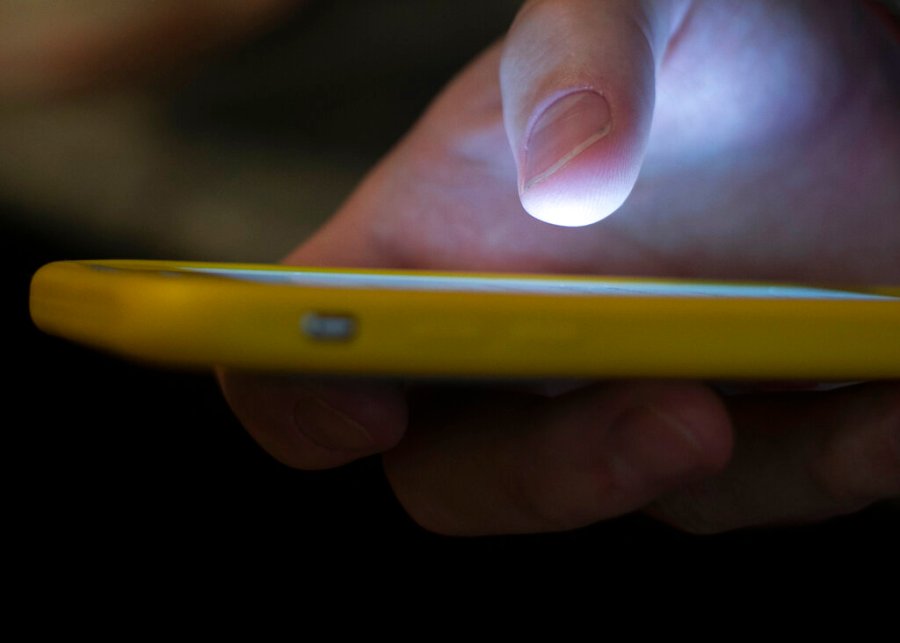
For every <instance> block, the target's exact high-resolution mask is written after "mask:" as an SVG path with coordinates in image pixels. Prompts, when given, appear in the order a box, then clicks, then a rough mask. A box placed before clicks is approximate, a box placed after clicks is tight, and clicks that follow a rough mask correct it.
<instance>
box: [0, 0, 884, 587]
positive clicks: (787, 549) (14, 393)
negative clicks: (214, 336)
mask: <svg viewBox="0 0 900 643" xmlns="http://www.w3.org/2000/svg"><path fill="white" fill-rule="evenodd" d="M438 4H439V5H440V4H441V3H438ZM444 4H446V3H444ZM500 4H502V3H500ZM513 4H514V3H507V6H506V7H504V8H503V11H500V10H496V11H494V13H493V14H492V15H490V16H486V15H484V12H481V13H479V10H478V9H477V6H478V4H477V3H471V4H469V5H468V8H469V10H470V11H469V14H471V15H470V18H469V19H471V20H473V22H472V23H471V24H474V25H480V26H477V27H476V28H470V29H462V28H461V27H460V28H459V29H458V30H457V31H454V30H453V28H451V27H448V28H447V29H448V30H449V32H450V35H449V36H448V37H449V39H450V40H452V41H453V44H454V46H453V47H450V46H449V45H448V46H446V47H444V46H442V45H441V43H442V42H444V41H443V40H440V41H438V42H436V41H435V40H434V38H432V39H429V38H426V37H424V36H422V34H421V33H420V34H419V35H418V37H417V38H418V39H417V40H416V41H414V42H412V43H406V45H405V46H409V47H412V48H413V49H415V50H416V51H424V52H429V53H430V56H425V55H422V56H419V57H416V56H410V55H408V54H404V53H403V51H404V50H403V47H404V44H403V43H402V42H401V43H399V44H398V43H397V42H395V40H396V39H394V38H388V37H386V36H383V35H382V36H378V33H377V32H376V33H374V34H373V32H371V31H366V33H367V34H368V36H360V38H362V40H357V41H356V42H357V43H362V44H359V47H358V48H357V49H352V48H343V49H341V51H343V52H344V53H343V54H342V55H343V56H344V58H345V59H341V58H340V56H338V59H337V60H335V59H333V58H331V59H330V64H332V65H334V66H335V67H334V68H328V69H325V70H324V71H323V70H322V69H318V70H316V66H315V65H312V66H311V67H304V65H307V66H308V65H310V64H311V63H310V62H309V61H310V52H311V51H314V50H315V48H316V47H326V48H327V47H329V46H331V44H333V43H330V41H329V39H328V38H326V37H324V36H310V35H308V34H315V33H320V32H321V31H325V32H327V29H333V23H334V24H336V23H337V22H339V21H338V18H340V19H341V20H345V21H346V20H348V18H345V17H341V16H339V15H337V14H335V13H334V11H336V10H335V9H331V10H328V9H322V8H321V6H322V5H319V8H317V9H316V10H314V11H313V10H306V11H303V12H298V13H297V15H295V16H293V17H292V18H290V19H289V20H286V21H284V22H283V23H282V24H281V25H280V26H279V27H277V28H275V29H273V30H272V31H271V33H268V34H266V35H265V36H264V37H262V38H260V39H259V40H257V41H254V42H252V43H248V44H246V45H244V46H241V47H237V48H233V49H231V50H229V51H227V52H225V53H224V54H222V55H221V57H220V58H217V59H215V60H213V61H211V62H210V63H209V65H207V66H206V67H205V68H204V70H203V71H202V73H200V74H198V75H196V76H193V77H191V78H190V79H188V80H187V81H185V82H181V83H178V84H176V85H174V86H171V85H166V86H163V87H155V88H153V89H152V91H151V94H152V95H153V97H154V99H153V100H154V101H156V102H155V103H154V104H155V105H162V106H163V110H162V113H163V114H164V119H163V121H164V127H165V128H166V129H167V131H168V132H169V135H171V136H173V137H175V138H177V139H178V140H180V141H187V145H189V146H191V147H192V148H194V147H199V148H203V147H204V146H207V147H208V146H213V147H214V148H215V149H216V150H222V154H227V155H232V156H233V157H234V158H240V157H242V156H246V155H248V154H249V155H251V156H252V155H254V154H255V155H259V154H262V153H266V154H272V155H273V156H272V158H276V159H277V158H281V156H279V155H281V154H285V153H288V152H290V150H291V149H293V148H302V149H303V150H305V153H309V154H312V155H315V154H321V155H322V156H323V158H326V159H328V161H327V162H328V163H329V165H328V167H329V168H331V167H335V166H338V165H340V163H339V162H337V161H335V160H334V159H351V160H348V161H346V165H347V166H348V167H350V169H349V170H347V172H348V176H349V177H350V178H348V179H346V181H344V183H340V182H339V183H340V184H341V185H344V184H349V182H350V179H355V176H356V174H355V173H358V172H359V168H361V167H363V166H364V165H366V164H368V163H371V162H372V161H374V159H375V158H377V156H378V155H379V154H381V153H382V152H383V151H384V150H385V149H386V148H387V147H388V146H389V145H390V144H391V143H392V142H393V141H394V140H396V138H397V137H398V136H400V134H401V133H402V132H403V131H404V129H405V128H406V127H408V125H409V124H410V123H411V122H412V120H413V119H414V118H415V116H416V115H417V114H418V113H419V112H420V111H421V109H422V108H423V107H424V106H425V105H426V103H427V101H428V99H429V98H430V97H431V96H432V95H433V94H434V93H435V92H436V91H437V89H438V88H439V87H440V86H441V85H442V84H443V83H444V82H445V81H446V79H447V78H448V77H449V76H450V75H451V74H452V73H454V72H455V71H456V70H457V69H458V68H459V66H460V65H462V64H463V62H464V61H465V60H466V59H468V57H469V56H471V55H472V54H473V53H474V52H476V51H477V50H479V49H480V48H481V47H482V46H484V44H486V43H488V42H490V40H492V39H493V38H494V37H496V36H497V34H499V33H501V32H502V28H503V27H502V25H503V24H504V21H505V20H507V19H508V18H509V16H510V15H511V14H510V7H511V6H512V5H513ZM335 6H343V7H344V8H345V9H346V8H347V7H350V8H352V7H354V6H356V7H357V9H359V8H360V7H361V6H362V5H361V4H360V3H353V2H344V3H335ZM410 6H412V5H410ZM461 6H466V3H462V5H461ZM445 10H446V7H445ZM411 11H412V10H411ZM330 12H331V13H330ZM508 14H509V15H508ZM367 15H368V14H367ZM410 15H411V17H410V20H411V21H415V15H416V14H415V13H414V12H413V13H412V14H410ZM448 15H449V14H448ZM462 15H466V14H462ZM472 15H474V16H475V18H472V17H471V16H472ZM432 20H435V18H434V16H432ZM351 22H352V21H351ZM438 22H440V21H438ZM352 24H357V25H358V26H359V25H369V26H371V21H365V20H358V21H357V22H355V23H352ZM323 25H324V26H323ZM328 25H332V26H331V27H329V26H328ZM326 27H327V29H326ZM384 28H385V29H386V28H387V27H384ZM412 32H413V33H418V32H416V30H415V29H413V30H412ZM328 33H330V32H328ZM366 38H369V41H367V40H366ZM382 41H384V43H387V42H388V41H390V42H391V43H392V44H391V45H390V46H388V45H387V44H384V46H382V47H378V46H376V45H377V44H378V43H379V42H382ZM298 42H300V43H303V44H300V45H298V44H297V43H298ZM366 43H368V44H366ZM366 47H370V48H372V49H373V50H379V51H381V54H382V55H383V59H379V60H375V61H371V60H369V61H368V62H367V64H368V65H369V67H364V66H362V63H361V60H362V59H363V58H366V55H365V51H366ZM354 51H355V52H356V53H354ZM291 52H293V53H291ZM376 63H377V64H376ZM272 66H275V67H278V68H279V69H280V72H275V71H270V72H268V73H266V72H265V71H264V70H267V69H271V67H272ZM307 69H308V71H304V70H307ZM342 69H343V70H344V71H347V70H354V73H356V74H357V76H355V77H348V74H349V72H347V73H342V72H341V70H342ZM255 70H256V71H255ZM259 70H263V71H259ZM286 70H293V71H294V73H295V74H296V75H297V78H296V79H295V80H293V81H292V80H290V79H291V78H292V76H291V75H290V74H288V73H287V71H286ZM298 70H299V71H298ZM285 79H288V80H285ZM336 79H342V80H341V82H338V81H337V80H336ZM350 88H352V91H351V89H350ZM370 111H371V113H369V112H370ZM364 112H365V113H366V114H369V116H368V118H370V119H372V120H371V121H369V122H366V121H364V120H363V113H364ZM298 114H300V116H298ZM379 115H380V116H379ZM375 119H377V120H375ZM373 122H377V126H373V125H372V123H373ZM329 132H330V133H329ZM338 132H342V133H343V136H340V137H338V136H337V135H336V134H335V133H338ZM285 150H287V152H285ZM52 153H53V151H52V150H51V151H49V152H48V154H52ZM86 162H87V161H86ZM209 171H210V169H209V168H205V169H203V172H207V173H208V172H209ZM38 178H41V177H38ZM43 178H44V179H46V184H47V185H48V188H47V189H48V190H52V189H53V186H54V185H55V183H54V181H55V179H54V177H53V176H52V175H51V173H50V172H48V173H46V174H45V175H43ZM104 180H112V179H110V178H109V177H102V176H98V177H97V180H96V183H97V185H98V186H102V184H103V183H104ZM342 180H343V179H342ZM93 189H94V188H90V187H88V188H85V190H87V191H88V192H89V193H91V190H93ZM96 191H98V193H100V192H102V188H101V187H97V188H96ZM30 194H31V193H28V192H17V191H16V190H15V183H14V182H10V181H7V182H6V187H5V188H4V192H3V193H2V195H0V244H2V254H0V256H2V261H3V264H4V265H3V271H2V275H3V277H2V278H3V280H4V290H3V292H5V293H7V295H8V302H9V303H8V304H7V306H6V309H5V310H6V311H7V315H6V320H7V335H6V336H7V355H8V359H7V361H6V369H5V374H6V378H5V379H6V385H5V389H6V391H7V392H6V395H5V396H4V397H5V399H6V401H7V403H8V405H7V409H6V411H7V412H6V422H5V426H6V436H7V448H6V449H4V451H3V453H4V455H5V457H6V458H7V462H8V464H7V469H6V470H7V472H8V473H10V477H9V480H8V484H7V489H8V502H7V506H8V508H9V512H8V514H7V516H8V518H9V520H8V521H7V522H6V525H7V526H6V529H7V530H8V532H10V533H11V535H12V536H13V537H14V541H15V542H16V543H17V547H16V548H15V549H14V550H13V551H14V554H15V556H16V557H18V559H19V560H20V561H23V560H24V561H26V562H27V563H28V564H29V565H31V566H33V568H34V569H35V570H43V571H47V570H49V571H52V572H54V573H58V572H63V573H64V574H82V573H89V574H91V575H96V574H99V573H101V570H103V571H102V573H112V574H118V573H123V574H129V573H132V572H138V571H140V572H160V570H171V569H175V568H176V567H178V566H180V565H184V564H188V565H190V564H194V563H196V562H197V561H205V562H207V563H210V562H212V563H215V562H216V561H223V564H225V565H228V566H230V565H233V564H235V563H236V562H238V561H241V562H244V563H249V564H251V565H254V564H258V565H272V564H277V565H287V564H292V565H299V566H300V567H303V568H308V567H311V566H313V565H319V566H322V567H325V568H329V567H330V566H332V565H337V564H339V563H340V562H346V561H348V560H349V561H354V560H364V559H371V558H378V559H383V560H386V561H400V560H404V561H414V562H416V563H417V564H419V565H423V566H426V567H428V568H432V566H434V565H435V564H437V563H438V561H447V560H464V561H467V563H468V564H473V563H474V564H475V565H477V566H480V567H481V568H482V569H483V570H491V569H494V565H496V564H498V562H500V561H503V562H506V563H510V564H514V565H525V566H527V567H529V568H530V567H531V566H534V565H549V566H553V565H557V564H558V565H560V566H563V567H566V568H570V569H576V570H578V573H584V574H588V573H590V574H599V575H602V574H605V573H608V572H609V570H610V569H612V568H620V569H629V568H635V569H636V568H645V567H647V565H648V564H649V565H650V566H651V567H655V566H656V565H657V564H658V563H661V562H663V561H668V562H669V563H671V562H672V561H678V562H679V563H680V564H686V565H688V566H690V567H691V568H693V569H695V570H701V569H709V570H712V569H716V568H721V567H722V566H723V565H724V566H726V567H727V566H730V565H733V564H735V562H737V561H741V562H743V563H746V562H748V561H755V563H759V564H762V565H764V566H774V567H779V568H781V569H782V570H784V569H789V568H790V567H791V566H794V565H797V564H799V563H800V562H807V563H811V564H814V565H816V564H819V563H824V564H825V565H826V566H827V567H831V566H832V565H833V564H834V563H836V562H840V563H841V564H844V565H846V564H850V565H852V564H854V563H855V562H856V561H859V560H860V559H861V558H862V557H865V558H866V560H873V561H878V564H879V565H882V564H883V563H891V564H893V565H896V563H897V562H898V557H897V553H896V549H897V543H898V542H900V541H898V539H897V537H898V535H900V525H898V522H897V513H896V511H895V510H889V509H887V508H885V507H878V506H876V507H873V508H871V509H869V510H866V511H863V512H861V513H858V514H856V515H853V516H849V517H845V518H839V519H834V520H831V521H828V522H826V523H823V524H819V525H811V526H800V527H786V528H777V529H756V530H748V531H742V532H737V533H732V534H725V535H721V536H712V537H694V536H687V535H684V534H680V533H677V532H675V531H673V530H670V529H669V528H667V527H665V526H662V525H659V524H657V523H655V522H653V521H651V520H649V519H646V518H644V517H642V516H640V515H635V516H627V517H624V518H621V519H618V520H612V521H609V522H606V523H603V524H600V525H596V526H594V527H590V528H587V529H583V530H580V531H576V532H571V533H565V534H552V535H544V536H521V537H501V538H476V539H451V538H443V537H440V536H436V535H433V534H429V533H426V532H424V531H422V530H420V529H419V528H418V527H417V526H415V525H414V524H412V523H411V522H410V521H409V519H408V518H407V517H406V516H405V515H404V513H403V512H402V510H401V509H400V508H399V506H398V505H397V503H396V502H395V500H394V499H393V496H392V494H391V492H390V489H389V488H388V486H387V484H386V482H385V480H384V478H383V475H382V472H381V469H380V464H379V461H378V459H377V458H372V459H368V460H365V461H362V462H358V463H355V464H352V465H349V466H346V467H343V468H341V469H338V470H334V471H326V472H315V473H309V472H300V471H294V470H290V469H287V468H286V467H284V466H282V465H279V464H277V463H276V462H275V461H274V460H272V459H271V458H270V457H268V456H267V455H266V454H264V453H263V452H262V451H261V450H260V449H259V448H258V447H257V446H256V445H255V443H254V442H253V441H252V440H251V438H250V437H249V436H248V435H247V434H246V433H245V432H244V430H243V429H242V428H241V427H240V425H239V424H238V423H237V422H236V420H235V419H234V418H233V417H232V415H231V413H230V411H229V410H228V409H227V407H226V405H225V403H224V401H223V399H222V397H221V395H220V393H219V391H218V388H217V387H216V385H215V383H214V381H213V380H212V378H211V377H210V376H209V375H207V374H203V373H200V374H198V373H172V372H166V371H158V370H154V369H151V368H146V367H143V366H137V365H133V364H130V363H128V362H124V361H121V360H119V359H117V358H114V357H109V356H106V355H104V354H100V353H96V352H94V351H90V350H86V349H83V348H81V347H78V346H75V345H72V344H69V343H67V342H64V341H61V340H57V339H55V338H51V337H48V336H45V335H42V334H41V333H39V332H38V331H37V330H36V329H35V328H34V327H33V326H32V325H31V322H30V320H29V318H28V314H27V296H28V292H27V290H28V283H29V279H30V276H31V274H32V273H33V272H34V271H35V270H36V269H37V268H38V267H39V266H40V265H42V264H43V263H45V262H49V261H53V260H58V259H73V258H101V257H121V256H139V257H160V258H175V255H179V253H180V255H179V257H178V258H215V259H220V260H238V259H240V260H245V259H248V258H249V259H262V260H272V261H274V260H276V259H277V258H278V256H279V254H280V253H281V252H283V251H286V250H288V249H289V248H290V247H292V246H293V245H295V243H297V242H299V241H300V239H301V238H302V231H303V230H306V229H307V228H308V227H309V226H311V225H314V223H315V221H313V222H301V223H299V224H297V225H298V228H297V235H296V237H294V238H290V239H287V240H285V241H284V242H285V243H286V244H287V245H286V247H284V248H280V247H274V246H266V245H264V244H261V243H257V245H253V243H255V242H254V241H253V240H252V239H250V240H249V241H248V245H249V249H248V248H247V247H240V248H239V247H237V246H235V247H234V250H233V252H230V253H229V252H227V251H223V249H222V246H209V247H198V249H197V252H196V253H195V254H194V255H191V254H188V253H189V250H185V249H184V248H182V247H181V246H178V245H177V244H176V243H174V242H173V243H172V244H168V243H167V240H168V239H169V238H170V237H167V236H166V235H164V234H161V233H160V234H151V233H149V232H148V233H147V234H142V232H141V230H143V228H141V227H138V228H136V229H134V230H132V231H131V232H128V233H125V234H119V233H115V234H114V233H112V232H110V233H108V234H103V233H102V230H104V225H107V224H106V223H104V221H103V220H102V219H97V218H92V215H91V214H90V213H87V214H85V215H84V216H85V223H84V224H82V223H81V219H79V218H78V211H77V210H74V209H66V208H60V209H56V208H54V207H52V204H53V203H57V202H64V197H65V191H64V190H63V191H62V196H60V199H59V200H58V201H54V200H53V199H48V200H44V201H41V200H39V199H33V198H31V197H30V196H29V195H30ZM285 198H287V197H285ZM99 201H102V198H99V197H98V202H99ZM83 203H88V204H89V203H90V200H87V201H83ZM79 207H83V208H89V205H82V206H79ZM290 207H294V208H296V204H291V203H288V204H287V205H286V206H285V208H286V211H287V210H288V209H289V208H290ZM323 207H324V206H323ZM98 209H101V210H102V208H100V207H99V206H98ZM127 214H128V213H127V212H123V213H122V216H127ZM259 216H260V217H261V219H260V221H262V222H263V223H264V222H266V221H267V220H266V219H265V217H266V216H270V217H273V218H274V217H277V216H287V215H280V214H278V213H277V212H274V213H273V212H271V211H270V212H269V213H268V214H266V215H262V214H259ZM209 217H210V221H209V223H208V225H209V226H210V229H213V228H215V226H216V225H217V224H216V222H215V213H214V212H213V213H211V214H210V215H209ZM109 225H110V226H111V227H110V228H109V229H110V230H120V228H117V227H115V225H114V224H112V223H110V224H109ZM142 225H143V224H142ZM146 225H150V224H149V223H148V224H146ZM246 225H248V226H250V228H251V229H252V226H253V225H254V224H253V223H252V221H251V223H249V224H246ZM260 225H262V223H260ZM304 226H306V227H304ZM98 231H101V233H98ZM79 232H80V233H79ZM185 255H187V256H185ZM186 561H187V562H186ZM576 565H577V567H573V566H576ZM785 565H787V566H788V567H785Z"/></svg>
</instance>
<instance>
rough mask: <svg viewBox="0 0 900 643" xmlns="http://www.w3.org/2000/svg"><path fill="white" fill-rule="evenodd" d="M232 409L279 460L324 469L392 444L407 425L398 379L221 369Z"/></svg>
mask: <svg viewBox="0 0 900 643" xmlns="http://www.w3.org/2000/svg"><path fill="white" fill-rule="evenodd" d="M219 382H220V385H221V387H222V391H223V393H224V394H225V398H226V400H228V403H229V405H230V406H231V409H232V410H233V411H234V413H235V415H236V416H237V418H238V419H239V420H240V421H241V423H242V424H243V425H244V427H245V428H246V429H247V431H248V432H249V433H250V435H252V436H253V438H254V439H255V440H256V441H257V442H258V443H259V445H260V446H262V447H263V448H264V449H265V450H266V451H268V452H269V453H270V454H271V455H272V456H274V457H275V458H276V459H278V460H279V461H280V462H282V463H284V464H286V465H288V466H291V467H296V468H299V469H325V468H329V467H336V466H339V465H342V464H346V463H347V462H350V461H352V460H356V459H358V458H362V457H365V456H368V455H372V454H374V453H381V452H383V451H386V450H388V449H390V448H392V447H393V446H394V445H395V444H397V442H398V441H399V440H400V438H401V437H402V436H403V433H404V430H405V428H406V402H405V399H404V396H403V391H402V388H401V386H400V385H399V384H394V383H390V382H384V383H377V382H372V381H366V382H347V381H343V382H342V381H331V382H327V381H316V380H304V379H300V378H288V377H266V376H262V375H250V374H244V373H237V372H231V371H227V372H226V371H223V372H220V373H219Z"/></svg>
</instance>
